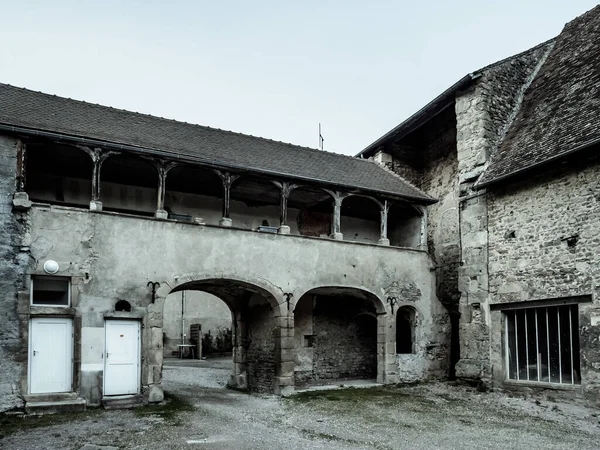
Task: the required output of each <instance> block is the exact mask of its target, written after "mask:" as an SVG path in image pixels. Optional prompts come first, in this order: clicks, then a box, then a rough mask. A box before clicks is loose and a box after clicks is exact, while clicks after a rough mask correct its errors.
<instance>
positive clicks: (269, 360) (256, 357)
mask: <svg viewBox="0 0 600 450" xmlns="http://www.w3.org/2000/svg"><path fill="white" fill-rule="evenodd" d="M245 316H246V317H247V329H248V340H249V346H248V350H247V352H246V361H247V370H248V388H249V390H251V391H255V392H273V386H274V382H275V375H276V373H275V366H276V357H275V336H274V332H275V324H274V323H273V311H272V309H271V307H270V306H269V305H268V304H267V303H263V304H259V305H254V306H251V307H250V308H249V310H248V311H247V313H246V315H245Z"/></svg>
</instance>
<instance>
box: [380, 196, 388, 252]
mask: <svg viewBox="0 0 600 450" xmlns="http://www.w3.org/2000/svg"><path fill="white" fill-rule="evenodd" d="M380 208H381V220H380V237H379V242H378V244H379V245H390V240H389V239H388V236H387V232H388V213H389V211H390V204H389V203H388V201H387V200H384V201H383V203H382V204H381V205H380Z"/></svg>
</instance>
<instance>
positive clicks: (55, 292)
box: [31, 277, 69, 306]
mask: <svg viewBox="0 0 600 450" xmlns="http://www.w3.org/2000/svg"><path fill="white" fill-rule="evenodd" d="M31 281H32V284H33V295H32V303H33V304H34V305H59V306H68V305H69V281H68V280H66V279H64V278H49V277H35V278H33V279H32V280H31Z"/></svg>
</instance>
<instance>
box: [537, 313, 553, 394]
mask: <svg viewBox="0 0 600 450" xmlns="http://www.w3.org/2000/svg"><path fill="white" fill-rule="evenodd" d="M546 311H547V309H546V308H539V309H538V310H537V325H538V359H539V368H540V381H544V382H546V383H548V382H549V381H550V374H549V371H548V369H549V366H548V330H547V328H546Z"/></svg>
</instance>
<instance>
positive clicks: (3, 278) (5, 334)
mask: <svg viewBox="0 0 600 450" xmlns="http://www.w3.org/2000/svg"><path fill="white" fill-rule="evenodd" d="M16 168H17V142H16V140H15V139H10V138H6V137H3V136H0V310H1V311H2V314H1V319H0V361H1V363H0V412H1V411H5V410H7V409H11V408H13V407H16V406H20V405H21V404H22V401H21V399H20V398H19V397H18V394H19V379H20V377H21V376H22V374H23V365H24V363H25V362H26V361H27V352H26V351H25V352H23V351H22V348H21V345H20V340H21V332H20V326H19V316H18V315H17V292H18V291H19V290H20V289H22V286H23V280H24V276H23V274H24V272H25V271H26V270H27V266H28V263H29V257H28V255H27V252H26V248H24V247H25V246H26V245H27V242H24V237H25V233H26V225H25V223H24V216H23V215H21V214H20V213H13V211H12V209H13V208H12V206H13V205H12V200H13V194H14V192H15V187H16V178H15V177H16ZM21 249H23V250H24V251H21Z"/></svg>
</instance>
